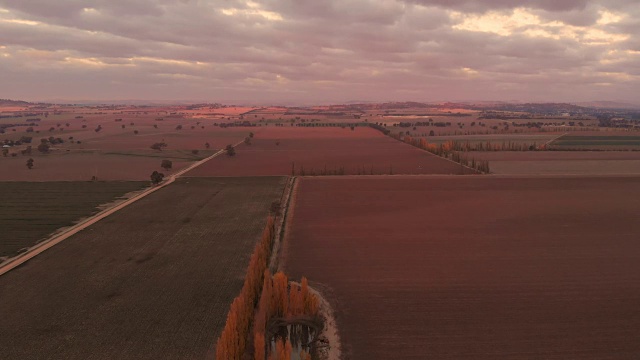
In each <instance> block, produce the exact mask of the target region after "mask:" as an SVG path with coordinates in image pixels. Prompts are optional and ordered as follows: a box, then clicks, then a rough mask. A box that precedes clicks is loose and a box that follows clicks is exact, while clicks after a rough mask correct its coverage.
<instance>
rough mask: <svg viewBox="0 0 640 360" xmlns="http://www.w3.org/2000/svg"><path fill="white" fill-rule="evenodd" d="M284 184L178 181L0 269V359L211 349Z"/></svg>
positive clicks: (154, 355) (189, 353)
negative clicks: (21, 262)
mask: <svg viewBox="0 0 640 360" xmlns="http://www.w3.org/2000/svg"><path fill="white" fill-rule="evenodd" d="M284 183H285V179H284V178H279V177H262V178H243V179H240V178H224V179H179V180H177V181H176V182H175V183H174V184H171V185H170V186H168V187H166V188H164V189H162V190H160V191H158V192H155V193H153V194H151V195H150V196H148V197H146V198H144V199H142V200H139V201H138V202H136V203H134V204H133V205H131V206H129V207H127V208H125V209H123V210H121V211H119V212H118V213H116V214H114V215H112V216H110V217H108V218H106V219H104V220H102V221H100V222H99V223H97V224H95V225H93V226H91V227H89V228H87V229H85V230H83V231H82V232H81V233H79V234H76V235H74V236H73V237H71V238H69V239H67V240H65V241H63V242H61V243H60V244H58V245H56V246H55V247H53V248H51V249H49V250H47V251H45V252H44V253H42V254H40V255H39V256H37V257H35V258H33V259H32V260H30V261H29V262H27V263H26V264H24V265H22V266H20V267H18V268H16V269H14V270H12V271H10V272H9V273H7V274H5V275H3V276H1V277H0V324H2V326H0V349H2V354H1V355H0V357H1V358H2V359H20V360H23V359H204V358H207V357H211V354H215V349H214V347H215V345H214V344H215V339H216V338H217V337H218V336H219V332H220V330H221V328H222V326H223V324H224V321H225V318H226V315H227V312H228V310H229V306H230V304H231V301H232V299H233V298H234V297H235V296H236V295H237V294H238V293H239V292H240V288H241V287H242V282H243V278H244V272H245V270H246V266H247V264H248V263H249V255H250V253H251V250H252V249H253V247H254V245H255V243H256V242H257V241H258V239H259V237H260V234H261V232H262V229H263V226H264V222H265V219H266V216H267V214H268V211H269V207H270V205H271V203H272V202H273V201H277V200H279V199H280V197H281V195H282V192H283V187H284Z"/></svg>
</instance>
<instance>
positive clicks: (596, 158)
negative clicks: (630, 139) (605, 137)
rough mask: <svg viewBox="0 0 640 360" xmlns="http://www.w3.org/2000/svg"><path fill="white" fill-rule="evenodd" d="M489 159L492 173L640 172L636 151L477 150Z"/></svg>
mask: <svg viewBox="0 0 640 360" xmlns="http://www.w3.org/2000/svg"><path fill="white" fill-rule="evenodd" d="M472 154H473V155H474V156H475V157H476V159H480V160H487V161H489V163H490V164H491V172H492V173H495V174H512V175H535V174H538V175H563V174H564V175H567V174H572V175H616V174H617V175H633V174H640V152H636V151H527V152H521V151H520V152H519V151H501V152H493V151H492V152H473V153H472Z"/></svg>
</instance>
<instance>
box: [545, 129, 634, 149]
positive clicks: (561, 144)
mask: <svg viewBox="0 0 640 360" xmlns="http://www.w3.org/2000/svg"><path fill="white" fill-rule="evenodd" d="M634 134H635V133H621V134H617V135H615V134H609V133H606V132H603V133H600V134H593V135H575V134H572V135H564V136H562V137H560V138H559V139H557V140H555V141H554V142H553V143H552V144H551V145H552V146H553V147H554V148H557V149H579V150H630V149H631V150H640V136H638V135H634Z"/></svg>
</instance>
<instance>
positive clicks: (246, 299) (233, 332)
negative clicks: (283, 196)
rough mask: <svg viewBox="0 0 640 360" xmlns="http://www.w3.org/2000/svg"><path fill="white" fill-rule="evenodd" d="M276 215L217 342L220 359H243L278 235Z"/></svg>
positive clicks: (251, 261)
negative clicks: (274, 242)
mask: <svg viewBox="0 0 640 360" xmlns="http://www.w3.org/2000/svg"><path fill="white" fill-rule="evenodd" d="M274 224H275V222H274V219H273V217H271V216H269V217H268V218H267V224H266V226H265V229H264V230H263V232H262V238H261V240H260V242H259V243H258V244H257V245H256V247H255V249H254V251H253V254H251V260H250V262H249V267H248V269H247V274H246V276H245V279H244V284H243V286H242V290H241V291H240V295H238V297H236V298H235V299H234V300H233V303H232V304H231V309H230V310H229V314H228V315H227V322H226V323H225V326H224V329H223V330H222V334H221V335H220V338H218V342H217V344H216V358H217V359H218V360H223V359H224V360H240V359H241V358H242V355H243V354H244V350H245V348H246V341H247V337H248V334H249V329H250V327H251V322H252V321H253V314H254V311H253V310H254V308H255V305H256V303H257V302H258V300H259V298H260V294H261V290H262V284H263V276H264V274H265V270H267V264H268V262H269V257H270V256H271V248H272V246H273V240H274V235H275V226H274Z"/></svg>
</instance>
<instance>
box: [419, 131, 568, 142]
mask: <svg viewBox="0 0 640 360" xmlns="http://www.w3.org/2000/svg"><path fill="white" fill-rule="evenodd" d="M558 136H560V134H558V133H543V134H539V133H536V134H533V133H524V134H490V135H451V136H427V137H426V139H427V141H429V142H430V143H434V144H442V143H445V142H447V141H457V142H461V143H466V142H469V143H470V144H478V143H487V142H490V143H493V144H509V143H514V144H523V145H533V144H535V145H542V144H545V143H547V142H548V141H551V140H553V139H554V138H557V137H558Z"/></svg>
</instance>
